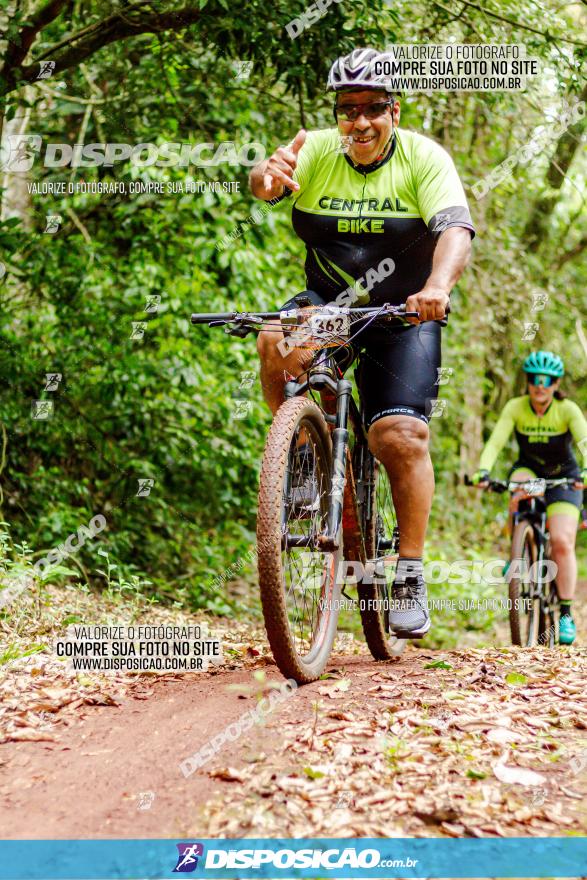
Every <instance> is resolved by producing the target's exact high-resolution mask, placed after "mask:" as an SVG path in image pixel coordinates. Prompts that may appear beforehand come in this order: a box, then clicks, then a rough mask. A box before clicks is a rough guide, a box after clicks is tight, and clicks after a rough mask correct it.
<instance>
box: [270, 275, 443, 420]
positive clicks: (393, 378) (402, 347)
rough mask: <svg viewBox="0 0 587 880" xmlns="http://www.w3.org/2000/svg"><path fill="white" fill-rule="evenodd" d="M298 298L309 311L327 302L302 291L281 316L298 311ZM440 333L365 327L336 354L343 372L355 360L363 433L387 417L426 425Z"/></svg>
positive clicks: (430, 327)
mask: <svg viewBox="0 0 587 880" xmlns="http://www.w3.org/2000/svg"><path fill="white" fill-rule="evenodd" d="M298 297H307V298H308V299H309V300H310V301H311V302H312V304H313V305H325V304H326V302H327V301H326V300H325V299H324V298H323V297H321V296H320V295H319V294H317V293H316V292H315V291H313V290H306V291H304V292H303V293H301V294H298V295H297V296H295V297H293V298H292V299H290V300H288V301H287V302H286V303H285V304H284V305H283V306H281V310H282V311H283V310H285V309H294V308H297V307H299V305H300V303H299V300H298ZM365 323H367V322H365ZM361 326H364V324H359V325H357V324H353V326H352V330H351V333H352V334H353V335H354V333H355V332H357V329H359V327H361ZM440 333H441V328H440V324H438V323H437V322H436V321H426V322H424V323H423V324H404V323H403V322H400V321H398V322H397V324H390V325H389V326H382V325H379V326H377V327H366V328H365V329H364V330H361V332H360V333H359V335H358V336H357V338H356V339H355V340H354V341H353V342H352V343H351V345H350V346H348V347H345V348H341V349H338V350H337V351H336V359H337V361H338V363H339V366H340V367H341V369H342V370H346V369H347V368H348V367H349V366H350V365H351V363H352V362H353V361H355V360H356V359H357V358H358V365H357V368H356V370H355V379H356V382H357V387H358V389H359V394H360V397H361V404H362V410H363V418H364V421H365V426H366V427H367V428H369V427H370V426H371V425H372V424H373V422H376V421H377V420H378V419H381V418H384V417H385V416H396V415H399V416H402V415H406V416H413V417H414V418H417V419H421V420H422V421H423V422H428V420H429V419H430V415H431V412H432V410H433V407H434V401H436V399H437V397H438V384H437V383H438V380H439V368H440V362H441V351H440ZM349 349H350V350H349Z"/></svg>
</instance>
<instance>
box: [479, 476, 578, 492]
mask: <svg viewBox="0 0 587 880" xmlns="http://www.w3.org/2000/svg"><path fill="white" fill-rule="evenodd" d="M463 482H464V484H465V486H475V487H476V488H477V487H478V488H481V489H482V490H483V491H484V492H497V494H498V495H501V494H502V493H503V492H508V491H509V492H515V491H516V489H524V488H526V487H527V488H528V491H529V492H532V489H534V493H535V490H536V484H537V483H540V485H542V484H544V488H545V489H554V488H556V487H557V486H565V487H566V488H568V489H572V488H574V486H575V483H576V482H577V480H576V479H575V477H558V478H557V479H552V480H547V479H545V478H543V477H533V478H532V479H530V480H508V481H507V482H506V481H505V480H487V481H483V482H481V483H473V481H472V480H471V478H470V477H469V476H468V475H467V474H465V476H464V480H463ZM485 482H486V483H487V485H485ZM583 488H584V489H585V488H587V487H586V486H583Z"/></svg>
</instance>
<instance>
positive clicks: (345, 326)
mask: <svg viewBox="0 0 587 880" xmlns="http://www.w3.org/2000/svg"><path fill="white" fill-rule="evenodd" d="M309 324H310V330H311V333H312V336H313V337H314V338H315V339H320V340H324V341H328V340H333V339H336V340H340V339H348V337H349V336H350V333H351V316H350V315H349V313H348V310H342V309H337V310H336V312H315V313H314V314H313V315H311V316H310V319H309Z"/></svg>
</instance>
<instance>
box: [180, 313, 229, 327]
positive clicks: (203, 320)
mask: <svg viewBox="0 0 587 880" xmlns="http://www.w3.org/2000/svg"><path fill="white" fill-rule="evenodd" d="M234 315H235V313H234V312H221V313H220V314H219V313H218V312H202V313H199V312H198V313H194V314H193V315H192V316H191V318H190V320H191V322H192V324H208V323H209V322H210V321H230V320H231V319H232V318H234Z"/></svg>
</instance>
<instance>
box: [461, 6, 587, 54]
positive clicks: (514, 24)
mask: <svg viewBox="0 0 587 880" xmlns="http://www.w3.org/2000/svg"><path fill="white" fill-rule="evenodd" d="M461 2H462V3H464V4H465V6H470V7H471V9H476V10H477V11H478V12H482V13H483V15H489V16H490V17H491V18H497V20H498V21H503V22H505V24H511V25H512V27H516V28H521V29H522V30H524V31H530V32H531V33H533V34H538V35H539V36H540V37H544V39H545V40H554V41H556V40H560V41H561V42H563V43H573V44H574V45H575V46H586V47H587V43H583V42H582V41H581V40H571V38H570V37H560V36H557V35H556V34H551V33H549V32H548V31H546V33H545V32H544V31H539V30H538V29H537V28H533V27H530V25H529V24H522V23H521V22H519V21H515V20H514V19H513V18H506V17H505V16H504V15H498V13H497V12H491V10H490V9H484V8H483V7H482V6H477V5H476V4H475V3H469V0H461Z"/></svg>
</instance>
